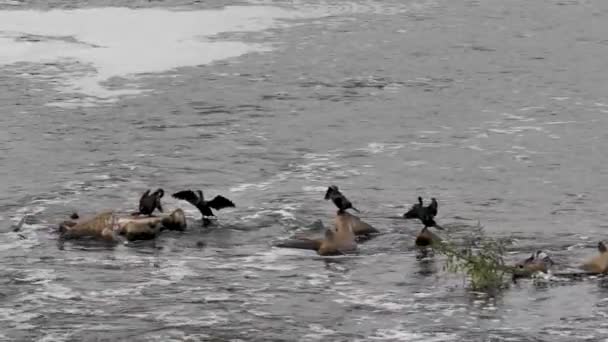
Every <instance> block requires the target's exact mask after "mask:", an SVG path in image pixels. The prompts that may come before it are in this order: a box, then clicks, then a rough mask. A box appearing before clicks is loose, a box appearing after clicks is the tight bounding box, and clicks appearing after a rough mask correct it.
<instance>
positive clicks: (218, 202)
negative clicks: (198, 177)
mask: <svg viewBox="0 0 608 342" xmlns="http://www.w3.org/2000/svg"><path fill="white" fill-rule="evenodd" d="M207 205H208V206H210V207H211V208H213V209H215V210H220V209H222V208H226V207H234V203H232V201H231V200H229V199H227V198H226V197H224V196H221V195H217V196H215V198H214V199H212V200H211V201H209V202H207Z"/></svg>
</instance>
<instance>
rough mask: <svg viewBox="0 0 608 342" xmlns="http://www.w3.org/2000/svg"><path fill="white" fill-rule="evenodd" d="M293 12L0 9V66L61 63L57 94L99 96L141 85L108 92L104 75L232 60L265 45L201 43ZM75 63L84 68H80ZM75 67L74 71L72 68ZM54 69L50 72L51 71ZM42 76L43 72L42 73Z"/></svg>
mask: <svg viewBox="0 0 608 342" xmlns="http://www.w3.org/2000/svg"><path fill="white" fill-rule="evenodd" d="M297 17H298V13H297V12H296V11H292V10H287V9H283V8H279V7H272V6H232V7H225V8H223V9H220V10H198V11H173V10H169V9H160V8H146V9H130V8H122V7H106V8H87V9H75V10H51V11H36V10H4V11H0V49H1V50H2V51H4V52H3V53H2V54H1V55H0V65H11V64H15V63H21V62H26V63H40V64H41V63H69V64H70V65H73V68H72V69H73V70H72V71H68V72H67V73H68V74H59V75H54V76H56V78H58V79H60V80H62V81H63V82H62V84H61V85H60V86H59V90H60V91H65V92H68V93H82V94H85V95H87V96H89V97H93V98H97V99H100V100H104V99H105V100H107V99H109V98H114V97H116V96H121V95H134V94H139V93H141V92H142V89H137V87H136V88H122V89H108V88H107V87H105V86H104V84H103V82H105V81H108V80H109V79H111V78H112V77H116V76H118V77H132V76H133V75H137V74H145V73H160V72H164V71H167V70H171V69H175V68H178V67H187V66H197V65H203V64H208V63H211V62H213V61H217V60H222V59H227V58H231V57H237V56H240V55H243V54H246V53H250V52H254V51H267V50H269V49H270V47H268V46H265V45H260V44H250V43H244V42H238V41H217V40H214V41H208V40H207V37H210V36H214V35H217V34H219V33H225V32H257V31H262V30H266V29H269V28H274V27H279V26H281V25H285V24H284V22H282V21H281V20H282V19H293V18H297ZM82 64H84V65H85V66H89V68H85V69H84V70H83V67H82ZM76 69H78V70H76ZM55 72H58V71H55ZM43 76H48V75H43Z"/></svg>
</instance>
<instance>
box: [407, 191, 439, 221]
mask: <svg viewBox="0 0 608 342" xmlns="http://www.w3.org/2000/svg"><path fill="white" fill-rule="evenodd" d="M438 209H439V203H437V200H436V199H435V197H433V198H431V204H429V205H428V206H426V207H425V206H424V204H423V203H422V197H420V196H418V203H416V204H414V205H412V207H411V208H410V210H408V211H407V212H406V213H405V214H403V217H404V218H406V219H415V218H417V219H420V220H421V221H423V222H424V220H429V219H431V220H432V219H433V218H434V217H435V216H437V211H438ZM429 227H430V226H429Z"/></svg>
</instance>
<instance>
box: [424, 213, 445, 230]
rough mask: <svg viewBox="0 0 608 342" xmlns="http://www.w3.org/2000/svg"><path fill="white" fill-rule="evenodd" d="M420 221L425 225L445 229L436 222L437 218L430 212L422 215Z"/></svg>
mask: <svg viewBox="0 0 608 342" xmlns="http://www.w3.org/2000/svg"><path fill="white" fill-rule="evenodd" d="M419 219H420V222H422V224H424V227H425V228H427V227H435V228H437V229H439V230H443V227H441V226H440V225H438V224H437V222H435V219H434V218H433V216H431V215H428V214H424V215H422V216H420V217H419Z"/></svg>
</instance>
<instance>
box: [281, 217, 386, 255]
mask: <svg viewBox="0 0 608 342" xmlns="http://www.w3.org/2000/svg"><path fill="white" fill-rule="evenodd" d="M370 228H371V229H373V230H374V231H376V230H375V229H374V228H373V227H371V226H370V225H368V224H367V223H365V222H363V221H361V220H360V219H359V218H358V217H356V216H354V215H351V214H349V213H346V212H344V213H342V214H338V215H336V217H335V218H334V229H327V230H326V231H325V236H324V237H323V238H322V239H304V238H301V239H291V240H287V241H283V242H281V243H278V244H277V245H276V246H277V247H283V248H300V249H311V250H315V251H317V253H318V254H319V255H341V254H345V253H347V252H354V251H356V250H357V242H356V241H355V230H358V231H359V232H363V231H366V230H369V229H370ZM376 232H377V231H376ZM368 234H369V233H368Z"/></svg>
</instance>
